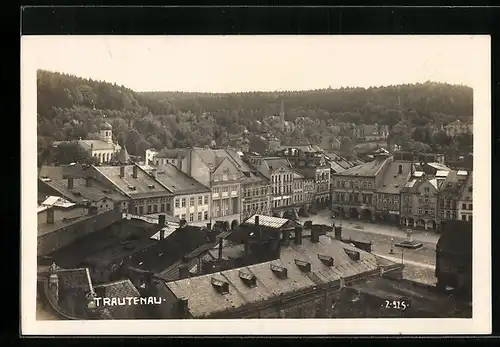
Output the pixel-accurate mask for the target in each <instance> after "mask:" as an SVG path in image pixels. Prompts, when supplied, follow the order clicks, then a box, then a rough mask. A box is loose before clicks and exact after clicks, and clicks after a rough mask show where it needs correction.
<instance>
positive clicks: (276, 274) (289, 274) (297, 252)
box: [165, 236, 380, 317]
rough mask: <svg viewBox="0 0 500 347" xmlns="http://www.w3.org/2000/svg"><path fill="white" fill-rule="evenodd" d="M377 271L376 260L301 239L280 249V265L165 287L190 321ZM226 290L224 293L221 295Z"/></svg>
mask: <svg viewBox="0 0 500 347" xmlns="http://www.w3.org/2000/svg"><path fill="white" fill-rule="evenodd" d="M353 252H354V253H356V254H358V255H359V256H360V258H359V260H354V259H353V258H351V256H350V255H349V253H350V254H352V253H353ZM332 259H333V264H332V263H331V260H332ZM309 267H310V269H309ZM379 267H380V264H379V262H378V258H377V257H376V256H374V255H372V254H370V253H367V252H364V251H362V250H359V249H357V248H355V247H352V246H350V245H348V244H345V243H343V242H341V241H338V240H334V239H331V238H330V237H328V236H320V241H319V242H318V243H312V242H310V241H309V240H308V239H304V240H303V244H302V245H295V244H293V245H292V246H290V247H286V248H284V249H282V252H281V256H280V259H279V260H275V261H270V262H265V263H259V264H255V265H250V266H246V267H242V268H237V269H231V270H226V271H222V272H218V273H214V274H208V275H203V276H198V277H192V278H187V279H183V280H178V281H174V282H169V283H166V284H165V285H166V286H167V287H168V288H169V289H170V290H171V291H172V293H173V294H174V295H175V296H176V297H178V298H181V297H184V298H187V299H188V306H189V312H190V313H191V315H193V316H194V317H207V316H209V315H211V314H214V313H217V312H221V311H226V310H231V309H238V308H241V307H243V306H246V305H249V304H252V303H256V302H262V301H265V300H270V299H273V298H278V297H280V295H282V294H289V293H292V292H296V291H300V290H305V289H308V288H312V287H315V286H317V285H320V284H323V283H331V282H335V281H337V280H339V279H340V278H349V277H351V276H356V275H359V274H362V273H366V272H370V271H376V270H377V269H378V268H379ZM225 286H226V288H225V289H227V292H226V293H221V292H220V290H221V289H222V290H224V287H225Z"/></svg>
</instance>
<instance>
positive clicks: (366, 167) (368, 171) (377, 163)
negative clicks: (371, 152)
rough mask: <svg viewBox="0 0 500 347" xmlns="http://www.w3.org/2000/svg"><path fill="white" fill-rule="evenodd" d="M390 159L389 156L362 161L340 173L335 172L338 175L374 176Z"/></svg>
mask: <svg viewBox="0 0 500 347" xmlns="http://www.w3.org/2000/svg"><path fill="white" fill-rule="evenodd" d="M388 160H390V159H389V158H386V159H383V158H380V159H375V160H373V161H370V162H368V163H364V164H361V165H358V166H355V167H352V168H350V169H347V170H345V171H342V172H340V173H337V174H336V175H338V176H365V177H374V176H376V175H377V173H378V172H379V170H380V169H381V168H382V167H383V166H384V165H385V164H386V163H387V162H388Z"/></svg>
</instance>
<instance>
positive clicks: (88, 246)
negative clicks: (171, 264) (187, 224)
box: [50, 219, 158, 268]
mask: <svg viewBox="0 0 500 347" xmlns="http://www.w3.org/2000/svg"><path fill="white" fill-rule="evenodd" d="M157 230H158V226H157V225H155V224H150V223H147V222H144V221H142V220H136V219H131V220H128V219H122V220H120V221H118V222H116V223H113V224H112V225H110V226H109V227H107V228H104V229H102V230H100V231H99V232H94V233H91V234H88V235H86V236H83V237H81V238H79V239H78V242H73V243H72V244H70V245H68V246H66V247H63V248H61V249H59V250H57V251H55V252H54V253H52V254H51V255H50V256H51V257H52V258H53V259H54V260H55V261H56V263H57V264H58V265H60V266H62V267H65V268H71V267H76V266H81V265H83V264H84V263H85V262H88V261H90V262H91V261H98V260H100V261H101V264H107V263H108V262H110V261H112V260H111V259H110V256H112V258H113V260H114V259H117V258H119V257H120V256H121V257H124V256H125V254H127V255H128V254H129V253H130V249H128V248H129V247H127V249H125V243H123V244H122V242H123V241H126V240H129V241H133V242H129V243H128V244H129V245H134V244H138V246H134V247H139V245H140V246H141V248H142V245H144V244H145V243H149V244H150V245H151V244H154V243H155V242H157V241H155V240H151V239H150V236H151V235H153V234H154V233H155V232H156V231H157ZM120 250H121V251H122V253H119V251H120ZM110 251H111V252H112V253H111V254H110ZM95 265H99V264H98V263H96V264H95Z"/></svg>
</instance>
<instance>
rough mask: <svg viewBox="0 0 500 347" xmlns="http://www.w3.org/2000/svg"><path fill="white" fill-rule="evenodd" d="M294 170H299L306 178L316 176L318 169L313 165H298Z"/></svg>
mask: <svg viewBox="0 0 500 347" xmlns="http://www.w3.org/2000/svg"><path fill="white" fill-rule="evenodd" d="M293 171H295V172H298V173H299V174H301V175H302V176H303V177H304V178H306V179H314V178H316V169H315V168H312V167H297V168H294V169H293Z"/></svg>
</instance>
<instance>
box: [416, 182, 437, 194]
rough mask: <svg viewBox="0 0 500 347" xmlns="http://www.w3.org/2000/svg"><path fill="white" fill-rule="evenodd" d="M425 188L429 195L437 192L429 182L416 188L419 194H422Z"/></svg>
mask: <svg viewBox="0 0 500 347" xmlns="http://www.w3.org/2000/svg"><path fill="white" fill-rule="evenodd" d="M425 188H429V192H430V193H436V192H437V190H436V187H434V186H433V185H432V184H431V183H430V182H429V181H425V182H423V183H422V184H421V185H420V187H418V191H419V192H420V193H424V192H425Z"/></svg>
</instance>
